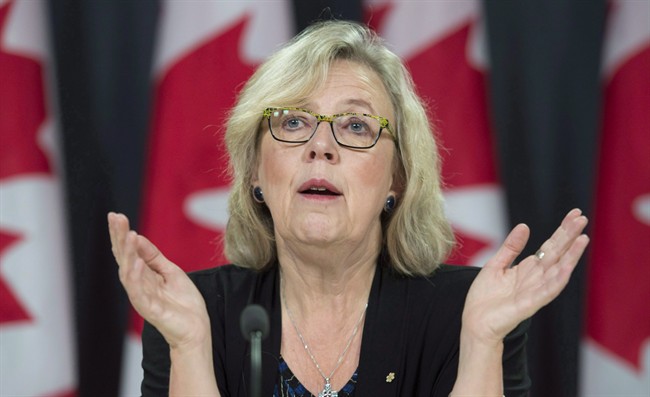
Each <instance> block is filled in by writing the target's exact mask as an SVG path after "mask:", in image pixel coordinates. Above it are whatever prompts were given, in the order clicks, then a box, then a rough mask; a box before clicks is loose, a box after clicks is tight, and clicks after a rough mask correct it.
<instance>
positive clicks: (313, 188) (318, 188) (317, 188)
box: [309, 187, 327, 192]
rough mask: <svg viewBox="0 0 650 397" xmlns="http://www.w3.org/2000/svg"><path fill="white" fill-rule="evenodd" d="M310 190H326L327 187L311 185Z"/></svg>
mask: <svg viewBox="0 0 650 397" xmlns="http://www.w3.org/2000/svg"><path fill="white" fill-rule="evenodd" d="M309 190H313V191H315V192H324V191H325V190H327V189H325V188H324V187H310V188H309Z"/></svg>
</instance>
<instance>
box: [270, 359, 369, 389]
mask: <svg viewBox="0 0 650 397" xmlns="http://www.w3.org/2000/svg"><path fill="white" fill-rule="evenodd" d="M279 363H280V364H279V365H278V372H280V378H279V380H278V383H277V384H276V385H275V389H274V390H273V397H315V396H314V395H313V394H311V393H310V392H309V390H307V389H306V388H305V386H303V385H302V384H301V383H300V381H299V380H298V378H296V376H295V375H294V374H293V372H291V369H290V368H289V365H287V362H286V361H284V358H282V356H280V360H279ZM358 372H359V370H358V369H357V370H356V371H354V374H352V378H350V380H349V381H348V383H346V384H345V386H343V387H342V388H341V390H339V391H338V397H352V396H354V386H355V385H356V384H357V376H358Z"/></svg>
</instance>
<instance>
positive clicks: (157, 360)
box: [142, 263, 530, 397]
mask: <svg viewBox="0 0 650 397" xmlns="http://www.w3.org/2000/svg"><path fill="white" fill-rule="evenodd" d="M478 270H479V269H477V268H472V267H466V266H449V265H443V266H441V267H440V268H439V269H438V270H437V271H436V272H435V273H434V274H433V275H432V276H430V277H404V276H400V275H397V274H395V273H394V272H393V271H392V270H390V269H389V268H388V266H387V265H386V264H385V263H380V264H379V265H378V267H377V271H376V273H375V277H374V280H373V283H372V287H371V291H370V297H369V301H368V309H367V312H366V320H365V323H364V328H363V339H362V342H361V354H360V358H359V368H358V383H357V385H356V387H355V391H354V393H355V396H358V397H362V396H441V397H443V396H444V397H447V396H448V395H449V393H450V392H451V389H452V387H453V385H454V382H455V380H456V372H457V370H458V348H459V336H460V327H461V315H462V312H463V306H464V302H465V296H466V295H467V291H468V289H469V287H470V285H471V283H472V281H473V280H474V277H475V276H476V274H477V273H478ZM190 277H191V279H192V280H193V281H194V282H195V284H196V285H197V287H198V289H199V291H201V293H202V294H203V297H204V298H205V302H206V306H207V309H208V313H209V315H210V322H211V326H212V343H213V355H214V368H215V374H216V378H217V384H218V386H219V390H220V392H221V395H222V396H223V397H227V396H241V397H245V396H248V391H247V389H248V385H249V374H250V350H249V345H248V342H246V340H245V339H244V338H243V336H242V334H241V332H240V327H239V317H240V314H241V312H242V310H243V309H244V307H245V306H246V305H247V304H249V303H257V304H260V305H262V306H264V307H265V308H266V310H267V311H268V313H269V316H270V320H271V327H270V333H269V336H268V337H267V338H266V339H265V340H264V341H263V343H262V352H263V354H262V356H263V357H262V366H263V384H262V395H263V396H267V397H269V396H272V394H273V388H274V386H275V384H276V383H277V380H278V375H279V373H278V357H279V355H280V340H281V331H282V319H281V302H280V288H279V271H278V267H277V265H276V266H272V267H271V268H270V269H268V270H265V271H262V272H255V271H252V270H249V269H243V268H240V267H237V266H233V265H227V266H221V267H216V268H212V269H207V270H202V271H198V272H194V273H191V274H190ZM527 325H528V322H527V321H526V322H524V323H522V324H521V325H520V326H519V327H517V328H516V329H515V330H514V331H513V332H511V333H510V335H508V337H507V338H506V340H505V348H504V353H503V377H504V387H505V395H506V396H525V395H527V394H528V389H529V387H530V379H529V377H528V369H527V365H526V339H527V336H526V329H527ZM142 342H143V354H144V356H143V362H142V366H143V369H144V380H143V382H142V395H143V396H167V395H168V387H169V367H170V359H169V346H168V345H167V343H166V342H165V340H164V339H163V338H162V336H161V335H160V333H158V331H157V330H156V329H155V328H154V327H153V326H151V325H150V324H145V328H144V331H143V333H142ZM391 372H392V373H394V379H393V380H392V381H391V382H388V381H387V380H386V377H387V376H388V374H389V373H391Z"/></svg>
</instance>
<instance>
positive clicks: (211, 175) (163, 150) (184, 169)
mask: <svg viewBox="0 0 650 397" xmlns="http://www.w3.org/2000/svg"><path fill="white" fill-rule="evenodd" d="M249 19H250V17H249V16H245V17H242V18H240V19H239V20H236V21H234V22H233V23H232V25H231V27H229V28H228V29H226V30H225V31H222V32H221V33H220V34H219V35H216V36H215V37H212V38H210V39H209V40H207V41H206V42H205V43H203V44H202V45H200V46H198V47H197V48H196V49H194V50H193V51H191V52H189V53H187V54H185V55H184V56H183V57H182V58H181V59H179V60H177V61H175V62H174V64H173V65H172V66H171V67H170V68H168V69H165V70H166V73H165V75H164V76H162V78H161V80H160V81H159V83H158V86H157V92H156V104H155V108H154V123H153V130H152V131H153V132H152V136H151V141H150V145H149V150H150V154H149V159H148V163H147V172H146V175H147V176H146V181H145V186H144V199H143V203H145V205H144V206H143V211H142V220H141V225H142V226H141V229H142V233H143V234H145V235H147V236H148V237H149V238H150V239H151V241H153V242H154V243H155V244H156V245H157V246H158V247H159V248H160V249H161V251H162V252H165V255H166V256H167V257H168V258H169V259H170V260H172V261H174V262H175V263H178V264H179V265H181V266H183V268H184V270H186V271H191V270H197V269H200V268H205V267H208V266H214V265H215V264H222V263H223V262H224V261H225V257H224V256H223V254H222V251H223V250H222V247H221V244H220V242H219V241H220V237H221V233H219V232H216V231H215V230H213V229H208V228H206V227H203V226H201V225H198V224H197V223H195V222H193V221H192V220H190V219H189V218H188V217H187V216H186V211H185V210H184V208H183V206H184V203H185V202H186V200H187V197H188V196H189V195H191V194H192V193H195V192H198V191H202V190H206V189H214V188H218V187H226V186H228V184H229V180H228V179H227V176H226V173H225V170H226V167H227V163H226V159H227V155H226V150H225V144H224V142H223V133H224V127H223V126H224V125H225V118H226V114H227V111H228V110H229V109H230V108H231V107H232V106H233V104H234V102H235V97H236V94H237V92H238V89H239V88H240V86H241V85H242V84H243V83H244V82H245V81H246V80H247V79H248V78H249V77H250V76H251V74H252V73H253V71H254V68H255V66H254V65H248V64H246V63H244V62H243V61H242V60H241V58H240V56H239V55H238V54H240V53H241V51H240V48H242V45H241V41H242V33H243V32H245V30H246V28H247V25H248V23H249ZM136 318H137V316H136ZM139 324H141V322H140V320H139V319H138V320H136V321H135V328H136V329H137V328H139V327H140V326H139Z"/></svg>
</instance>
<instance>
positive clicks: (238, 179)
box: [108, 22, 588, 396]
mask: <svg viewBox="0 0 650 397" xmlns="http://www.w3.org/2000/svg"><path fill="white" fill-rule="evenodd" d="M226 140H227V144H228V150H229V153H230V158H231V166H232V172H233V174H232V175H233V187H232V189H233V190H232V193H231V198H230V220H229V223H228V227H227V230H226V254H227V256H228V258H229V259H230V260H232V262H233V263H235V264H236V265H228V266H223V267H219V268H215V269H208V270H204V271H200V272H196V273H194V274H191V275H190V276H189V277H188V276H186V275H185V273H183V271H182V270H181V269H180V268H178V267H177V266H176V265H174V264H173V263H171V262H169V261H168V260H167V259H165V258H164V256H163V255H162V254H161V253H160V252H159V251H158V250H157V249H156V247H155V246H154V245H153V244H151V243H150V242H149V241H148V240H147V239H146V238H145V237H143V236H140V235H138V234H137V233H135V232H134V231H129V226H128V220H127V219H126V217H125V216H123V215H118V214H114V213H111V214H109V216H108V220H109V229H110V234H111V241H112V244H113V252H114V254H115V257H116V259H117V262H118V264H119V266H120V270H119V272H120V279H121V281H122V283H123V284H124V286H125V288H126V290H127V292H128V295H129V298H130V300H131V302H132V304H133V306H134V307H135V309H136V310H137V311H138V312H139V313H140V314H141V315H142V316H143V317H144V318H145V319H146V320H147V321H148V323H150V324H151V325H152V326H150V325H147V326H146V328H145V331H144V333H143V346H144V361H143V367H144V370H145V378H144V381H143V386H142V388H143V394H144V395H164V394H167V393H169V394H171V395H224V396H229V395H232V396H239V395H242V396H244V395H247V392H246V386H247V377H248V376H249V374H248V371H249V370H248V368H247V366H246V363H247V362H248V360H249V357H248V355H249V354H250V353H249V351H248V346H247V342H246V341H245V340H244V338H243V337H242V336H241V334H240V330H239V326H238V321H239V316H240V313H241V312H242V310H243V308H244V307H245V306H246V305H247V304H248V303H251V302H254V303H258V304H260V305H262V306H264V307H265V308H266V310H267V311H268V312H269V313H270V317H271V330H270V334H269V337H268V338H267V339H266V340H265V341H264V344H263V353H264V354H263V368H264V378H263V388H262V390H263V395H265V396H269V395H278V396H280V395H282V396H284V395H302V394H301V393H311V394H313V395H336V392H338V395H339V396H345V395H355V396H387V395H395V396H416V395H417V396H420V395H421V396H425V395H426V396H448V395H450V394H451V395H484V396H488V395H490V396H491V395H494V396H500V395H502V394H504V393H505V394H506V395H521V394H526V391H527V388H528V386H529V379H528V375H527V373H526V364H525V340H526V335H525V323H524V325H523V326H520V327H517V326H518V324H519V323H521V322H522V321H524V320H525V319H527V318H528V317H530V316H531V315H532V314H533V313H534V312H536V311H537V310H538V309H539V308H540V307H542V306H543V305H545V304H547V303H548V302H550V301H551V300H552V299H554V298H555V297H556V296H557V295H558V294H559V293H560V292H561V290H562V289H563V288H564V286H565V285H566V283H567V282H568V279H569V277H570V274H571V272H572V270H573V268H574V267H575V265H576V263H577V261H578V259H579V257H580V256H581V255H582V252H583V251H584V249H585V247H586V245H587V243H588V238H587V237H586V236H585V235H582V234H581V233H582V230H583V229H584V227H585V226H586V224H587V219H586V218H585V217H584V216H582V215H581V213H580V211H579V210H573V211H571V212H569V214H567V216H566V217H565V219H564V220H563V221H562V224H561V225H560V227H559V228H558V230H557V231H556V232H555V233H554V234H553V236H551V238H550V239H549V240H547V241H546V242H545V243H544V244H543V246H542V247H541V248H540V250H539V251H538V253H537V254H536V255H533V256H530V257H527V258H526V259H524V260H523V261H522V262H521V263H520V264H518V265H517V266H515V267H511V266H510V265H511V264H512V262H513V261H514V259H515V258H516V257H517V255H518V254H519V253H520V252H521V251H522V250H523V248H524V246H525V243H526V241H527V239H528V234H529V231H528V228H527V227H526V226H525V225H519V226H517V227H515V228H514V229H513V231H512V232H511V233H510V235H509V236H508V237H507V239H506V241H505V242H504V244H503V246H502V247H501V249H500V250H499V251H498V253H497V254H496V255H495V256H494V258H492V259H491V260H490V261H489V262H488V263H487V264H486V265H485V267H484V268H483V269H482V270H481V271H480V272H478V270H477V269H473V268H469V267H453V266H446V265H441V264H440V263H441V261H442V260H443V259H444V258H445V256H446V255H447V254H448V252H449V250H450V247H451V246H452V243H453V235H452V232H451V230H450V227H449V225H448V223H447V221H446V220H445V218H444V214H443V203H442V194H441V189H440V181H439V165H438V158H437V157H436V154H437V149H436V146H435V142H434V139H433V134H432V132H431V130H430V127H429V122H428V120H427V117H426V112H425V110H424V108H423V106H422V104H421V101H420V100H419V98H418V97H417V95H416V94H415V93H414V89H413V85H412V82H411V80H410V77H409V75H408V72H406V70H405V68H404V67H403V65H402V63H401V61H400V60H399V58H398V57H397V56H396V55H394V54H393V53H391V52H390V51H389V50H387V49H386V47H385V46H384V45H383V44H382V43H381V41H380V40H379V39H378V38H377V37H376V36H375V35H374V34H373V33H371V32H370V31H369V30H367V29H366V28H364V27H361V26H359V25H356V24H353V23H347V22H325V23H320V24H317V25H315V26H313V27H311V28H310V29H308V30H307V31H306V32H304V33H303V34H301V35H300V36H298V37H297V38H295V39H294V40H293V41H291V42H290V43H289V44H288V45H287V46H285V47H284V48H283V49H281V50H280V51H278V52H277V53H276V54H275V55H274V56H272V57H271V58H270V59H269V60H268V61H267V62H265V63H264V64H263V65H262V66H261V67H260V68H259V69H258V70H257V71H256V73H255V74H254V75H253V76H252V77H251V79H250V80H249V81H248V83H247V84H246V86H245V87H244V89H243V90H242V93H241V95H240V98H239V99H238V103H237V105H236V106H235V108H234V109H233V111H232V114H231V117H230V119H229V123H228V128H227V132H226ZM461 325H462V326H461ZM154 327H155V328H154ZM333 392H334V393H333ZM328 393H329V394H328ZM305 395H309V394H305Z"/></svg>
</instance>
